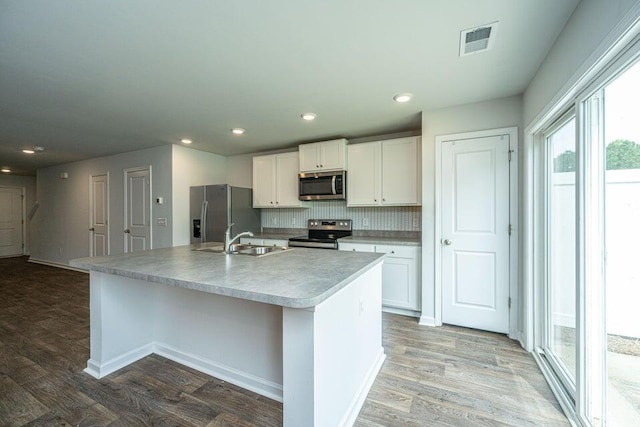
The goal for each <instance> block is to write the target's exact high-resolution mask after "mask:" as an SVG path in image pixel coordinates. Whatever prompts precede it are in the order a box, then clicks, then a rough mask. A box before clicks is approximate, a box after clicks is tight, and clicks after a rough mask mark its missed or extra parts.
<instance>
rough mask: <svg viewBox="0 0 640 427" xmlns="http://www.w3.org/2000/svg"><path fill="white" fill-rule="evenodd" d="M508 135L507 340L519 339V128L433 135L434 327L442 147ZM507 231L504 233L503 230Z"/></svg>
mask: <svg viewBox="0 0 640 427" xmlns="http://www.w3.org/2000/svg"><path fill="white" fill-rule="evenodd" d="M500 135H509V151H510V152H511V156H512V157H511V159H512V160H511V162H510V165H509V223H510V224H511V226H512V232H511V238H510V239H509V297H510V310H509V338H511V339H517V340H520V341H521V342H522V340H521V338H522V337H520V336H519V333H518V314H519V313H518V300H519V292H518V254H519V250H518V215H519V206H518V193H519V189H518V128H517V127H508V128H500V129H490V130H482V131H476V132H464V133H455V134H450V135H438V136H436V144H435V146H436V147H435V149H436V165H435V166H436V168H435V238H434V254H435V257H434V258H435V324H436V326H442V244H441V243H440V239H441V238H442V144H443V143H445V142H448V141H457V140H461V139H475V138H485V137H489V136H500ZM505 232H506V230H505Z"/></svg>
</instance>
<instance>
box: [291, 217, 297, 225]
mask: <svg viewBox="0 0 640 427" xmlns="http://www.w3.org/2000/svg"><path fill="white" fill-rule="evenodd" d="M291 225H296V218H295V217H293V218H291Z"/></svg>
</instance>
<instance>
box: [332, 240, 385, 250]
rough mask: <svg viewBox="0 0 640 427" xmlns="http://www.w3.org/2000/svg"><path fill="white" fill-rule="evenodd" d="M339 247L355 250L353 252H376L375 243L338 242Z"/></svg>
mask: <svg viewBox="0 0 640 427" xmlns="http://www.w3.org/2000/svg"><path fill="white" fill-rule="evenodd" d="M338 249H340V250H341V251H353V252H375V251H376V247H375V245H367V244H363V243H340V242H338Z"/></svg>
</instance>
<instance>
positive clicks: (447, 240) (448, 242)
mask: <svg viewBox="0 0 640 427" xmlns="http://www.w3.org/2000/svg"><path fill="white" fill-rule="evenodd" d="M442 243H444V244H445V245H447V246H449V245H450V244H451V240H449V239H444V241H443V242H442Z"/></svg>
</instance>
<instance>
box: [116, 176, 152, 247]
mask: <svg viewBox="0 0 640 427" xmlns="http://www.w3.org/2000/svg"><path fill="white" fill-rule="evenodd" d="M145 170H148V171H149V249H153V196H152V194H153V172H152V170H151V165H149V166H138V167H135V168H127V169H124V170H123V171H122V173H123V179H124V200H123V201H124V203H123V207H124V215H123V217H122V218H124V223H123V224H122V225H123V227H124V228H123V230H122V231H123V234H124V230H125V229H126V228H127V223H128V222H129V221H128V220H129V216H128V213H127V206H128V202H127V200H128V199H127V198H128V196H129V190H128V189H127V174H128V173H129V172H139V171H145ZM123 250H124V252H125V253H127V238H126V236H124V238H123Z"/></svg>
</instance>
